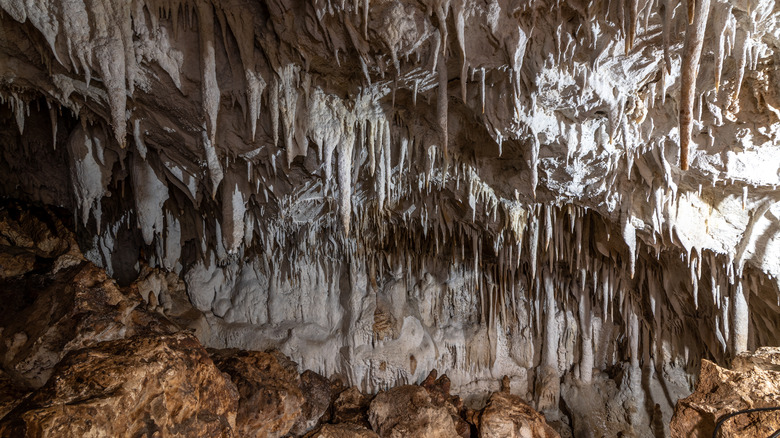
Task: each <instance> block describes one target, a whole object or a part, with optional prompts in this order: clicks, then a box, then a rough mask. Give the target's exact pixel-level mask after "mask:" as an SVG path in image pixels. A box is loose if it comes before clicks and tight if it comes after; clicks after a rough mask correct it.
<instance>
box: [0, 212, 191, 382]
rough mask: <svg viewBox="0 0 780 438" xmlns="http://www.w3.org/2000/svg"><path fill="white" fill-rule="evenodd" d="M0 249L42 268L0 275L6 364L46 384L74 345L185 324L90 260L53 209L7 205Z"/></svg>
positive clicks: (1, 353)
mask: <svg viewBox="0 0 780 438" xmlns="http://www.w3.org/2000/svg"><path fill="white" fill-rule="evenodd" d="M0 234H2V236H3V239H5V240H6V242H8V245H6V246H4V245H0V254H5V255H6V256H8V257H17V258H18V257H22V258H23V257H24V254H33V255H34V256H35V258H36V260H37V261H36V262H35V265H36V266H35V270H34V271H32V272H29V273H28V274H27V275H17V276H14V277H10V278H4V279H1V278H0V365H2V367H3V368H5V369H6V371H8V372H9V373H10V374H11V375H12V376H14V378H18V379H21V380H23V381H24V383H25V384H26V385H30V386H33V387H39V386H41V385H43V384H44V382H46V380H47V379H48V377H49V375H50V373H51V370H52V368H53V367H54V366H55V365H56V364H57V363H58V362H59V361H60V359H62V357H63V356H65V354H66V353H67V352H69V351H71V350H76V349H80V348H84V347H87V346H90V345H92V344H95V343H97V342H102V341H108V340H113V339H121V338H125V337H130V336H133V335H135V334H152V333H156V334H170V333H173V332H175V331H177V330H178V327H176V326H175V325H174V324H172V323H171V322H170V321H168V320H167V319H166V318H165V317H163V316H162V315H159V314H156V313H152V312H149V311H147V309H146V304H145V303H144V301H143V300H142V299H141V296H140V295H139V294H138V293H137V292H136V290H135V289H134V288H132V287H131V288H124V289H123V288H120V287H118V286H117V284H116V282H115V281H114V280H113V279H111V278H110V277H108V276H107V275H106V272H105V270H103V269H101V268H99V267H97V266H95V265H94V264H92V263H91V262H84V259H83V257H82V255H81V251H80V250H79V247H78V244H77V243H76V241H75V237H74V235H73V233H72V232H70V231H69V230H68V229H67V228H66V227H65V226H64V225H63V223H62V221H60V220H59V219H58V218H57V216H56V215H55V214H54V213H53V212H51V211H50V210H48V209H43V208H39V207H31V206H26V207H24V208H23V207H21V206H19V205H16V204H8V205H4V206H3V207H2V208H0Z"/></svg>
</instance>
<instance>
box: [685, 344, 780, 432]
mask: <svg viewBox="0 0 780 438" xmlns="http://www.w3.org/2000/svg"><path fill="white" fill-rule="evenodd" d="M778 357H780V351H778V349H776V348H773V349H762V350H760V351H758V352H757V354H756V355H755V356H754V355H753V354H752V353H743V354H741V355H740V356H739V357H738V358H737V359H735V363H736V364H738V365H737V366H736V367H735V369H734V370H729V369H727V368H722V367H719V366H718V365H716V364H714V363H712V362H710V361H708V360H703V361H702V364H701V371H700V373H699V380H698V383H697V385H696V390H695V391H694V393H693V394H691V395H690V396H689V397H686V398H684V399H681V400H680V401H678V402H677V407H676V408H675V411H674V417H673V418H672V423H671V432H672V436H674V437H701V438H704V437H707V438H709V437H711V436H712V434H713V431H714V430H715V427H716V424H717V423H718V421H720V419H722V418H723V417H724V416H725V415H728V414H731V413H735V412H737V411H740V410H744V409H756V408H776V407H779V406H780V370H778V366H780V361H778V360H777V358H778ZM778 429H780V411H778V410H772V411H769V412H752V413H746V414H742V415H737V416H734V417H732V418H729V419H727V420H725V421H724V422H723V423H722V425H721V427H720V430H719V436H724V437H725V436H733V437H759V436H770V435H772V434H773V433H774V432H775V431H777V430H778Z"/></svg>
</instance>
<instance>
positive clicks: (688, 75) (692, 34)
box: [680, 0, 710, 170]
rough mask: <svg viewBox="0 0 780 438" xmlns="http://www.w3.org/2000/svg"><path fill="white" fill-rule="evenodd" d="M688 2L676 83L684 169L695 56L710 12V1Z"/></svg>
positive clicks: (696, 68) (696, 71)
mask: <svg viewBox="0 0 780 438" xmlns="http://www.w3.org/2000/svg"><path fill="white" fill-rule="evenodd" d="M693 3H694V0H689V1H688V14H689V15H688V19H689V20H690V25H689V26H688V29H687V31H686V32H685V48H684V49H683V57H682V66H681V67H680V68H681V72H680V74H681V79H680V82H681V85H680V168H681V169H682V170H688V153H689V152H688V149H689V146H690V143H691V137H692V135H693V103H694V99H695V97H696V78H697V76H698V74H699V58H700V57H701V48H702V45H703V43H704V31H705V29H706V27H707V17H708V16H709V13H710V0H697V1H696V2H695V4H696V5H695V10H694V9H692V5H693Z"/></svg>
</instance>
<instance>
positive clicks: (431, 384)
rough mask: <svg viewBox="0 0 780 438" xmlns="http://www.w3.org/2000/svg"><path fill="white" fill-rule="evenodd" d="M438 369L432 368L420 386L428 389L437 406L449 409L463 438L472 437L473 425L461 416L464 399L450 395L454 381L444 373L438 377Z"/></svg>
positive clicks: (459, 434) (456, 428)
mask: <svg viewBox="0 0 780 438" xmlns="http://www.w3.org/2000/svg"><path fill="white" fill-rule="evenodd" d="M437 375H438V372H437V371H436V370H431V372H430V373H429V374H428V377H426V378H425V380H423V382H422V383H420V386H422V387H423V388H425V390H426V391H428V394H429V395H430V396H431V401H432V402H433V404H435V405H436V406H441V407H444V408H445V409H447V412H449V413H450V416H451V417H452V422H453V423H454V424H455V430H456V431H457V432H458V436H460V437H461V438H469V437H471V426H469V424H468V423H467V422H466V421H465V420H464V419H463V418H462V417H461V411H462V410H463V400H461V399H460V397H458V396H457V395H450V388H451V386H452V382H450V378H449V377H447V375H446V374H442V376H441V377H438V378H437Z"/></svg>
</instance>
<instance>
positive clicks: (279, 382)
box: [212, 350, 304, 438]
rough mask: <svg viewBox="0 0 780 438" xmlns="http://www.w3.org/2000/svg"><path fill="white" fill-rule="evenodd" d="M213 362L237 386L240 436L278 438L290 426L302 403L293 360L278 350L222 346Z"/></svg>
mask: <svg viewBox="0 0 780 438" xmlns="http://www.w3.org/2000/svg"><path fill="white" fill-rule="evenodd" d="M212 358H213V360H214V363H215V364H216V366H217V367H218V368H219V369H220V370H221V371H222V372H223V373H225V374H227V375H228V376H230V380H232V381H233V383H234V384H235V385H236V387H237V388H238V393H239V394H240V395H241V399H240V400H239V402H238V415H237V416H236V430H237V433H238V435H239V436H243V437H258V438H259V437H269V438H278V437H281V436H284V435H287V433H288V432H289V431H290V429H292V427H293V425H295V422H296V421H297V420H298V418H299V417H300V415H301V407H302V405H303V403H304V398H303V395H302V394H301V391H300V389H299V388H298V385H299V383H300V377H299V375H298V372H297V370H296V369H295V364H292V363H289V359H287V358H285V357H284V356H282V355H281V354H279V353H275V352H272V353H263V352H259V351H235V350H223V351H218V352H216V353H214V354H213V355H212Z"/></svg>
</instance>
